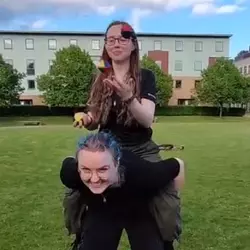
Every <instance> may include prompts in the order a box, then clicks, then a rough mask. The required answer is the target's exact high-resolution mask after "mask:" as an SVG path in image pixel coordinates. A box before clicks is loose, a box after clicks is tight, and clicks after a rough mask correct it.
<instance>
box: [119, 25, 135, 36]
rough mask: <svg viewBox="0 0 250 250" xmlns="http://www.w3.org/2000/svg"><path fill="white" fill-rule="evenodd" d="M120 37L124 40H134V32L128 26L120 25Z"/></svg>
mask: <svg viewBox="0 0 250 250" xmlns="http://www.w3.org/2000/svg"><path fill="white" fill-rule="evenodd" d="M121 35H122V36H123V37H124V38H126V39H129V38H134V39H135V38H136V35H135V32H134V30H133V29H132V27H131V26H130V25H128V24H123V25H122V29H121Z"/></svg>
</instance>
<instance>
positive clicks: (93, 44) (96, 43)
mask: <svg viewBox="0 0 250 250" xmlns="http://www.w3.org/2000/svg"><path fill="white" fill-rule="evenodd" d="M91 48H92V50H100V48H101V45H100V40H96V39H94V40H92V41H91Z"/></svg>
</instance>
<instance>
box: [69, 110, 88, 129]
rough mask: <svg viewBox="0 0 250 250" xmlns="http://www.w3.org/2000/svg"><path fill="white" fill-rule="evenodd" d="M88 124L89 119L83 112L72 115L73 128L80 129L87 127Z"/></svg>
mask: <svg viewBox="0 0 250 250" xmlns="http://www.w3.org/2000/svg"><path fill="white" fill-rule="evenodd" d="M90 122H91V118H90V117H89V116H88V115H87V114H85V113H83V112H78V113H76V114H75V115H74V122H73V126H74V127H78V128H82V127H85V126H87V125H88V124H89V123H90Z"/></svg>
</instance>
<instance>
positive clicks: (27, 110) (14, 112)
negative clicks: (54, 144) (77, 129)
mask: <svg viewBox="0 0 250 250" xmlns="http://www.w3.org/2000/svg"><path fill="white" fill-rule="evenodd" d="M84 109H85V107H79V108H74V107H48V106H44V105H41V106H11V107H9V108H7V107H6V108H5V107H0V116H73V115H74V113H75V112H80V111H84Z"/></svg>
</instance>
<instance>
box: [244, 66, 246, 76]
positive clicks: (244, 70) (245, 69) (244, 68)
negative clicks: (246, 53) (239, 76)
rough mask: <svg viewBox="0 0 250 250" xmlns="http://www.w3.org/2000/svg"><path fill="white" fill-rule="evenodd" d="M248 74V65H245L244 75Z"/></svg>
mask: <svg viewBox="0 0 250 250" xmlns="http://www.w3.org/2000/svg"><path fill="white" fill-rule="evenodd" d="M246 74H247V66H244V75H246Z"/></svg>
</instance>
